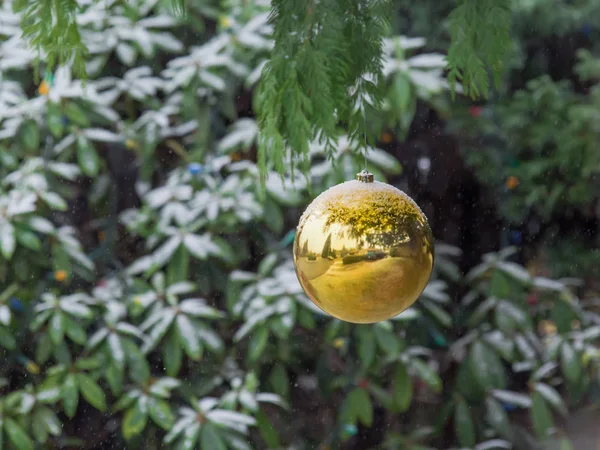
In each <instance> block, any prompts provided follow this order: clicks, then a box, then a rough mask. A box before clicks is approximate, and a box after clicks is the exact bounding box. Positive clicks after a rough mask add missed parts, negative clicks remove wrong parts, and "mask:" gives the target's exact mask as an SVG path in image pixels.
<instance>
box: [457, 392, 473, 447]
mask: <svg viewBox="0 0 600 450" xmlns="http://www.w3.org/2000/svg"><path fill="white" fill-rule="evenodd" d="M454 430H455V432H456V436H457V438H458V442H459V443H460V445H461V446H462V447H467V448H473V447H474V446H475V444H476V442H477V437H476V435H475V424H474V423H473V418H472V417H471V413H470V411H469V405H467V402H465V401H464V400H462V399H461V400H459V401H458V402H457V403H456V409H455V410H454Z"/></svg>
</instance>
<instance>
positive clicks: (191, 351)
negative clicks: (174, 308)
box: [176, 314, 202, 361]
mask: <svg viewBox="0 0 600 450" xmlns="http://www.w3.org/2000/svg"><path fill="white" fill-rule="evenodd" d="M176 328H177V333H178V335H179V342H181V344H182V345H183V349H184V350H185V353H186V354H187V355H188V356H189V358H190V359H192V360H194V361H198V360H199V359H200V357H201V356H202V346H201V345H200V339H199V338H198V333H197V332H196V330H195V328H194V324H193V322H192V321H191V320H190V319H189V318H188V317H187V316H185V315H183V314H179V315H178V316H177V327H176Z"/></svg>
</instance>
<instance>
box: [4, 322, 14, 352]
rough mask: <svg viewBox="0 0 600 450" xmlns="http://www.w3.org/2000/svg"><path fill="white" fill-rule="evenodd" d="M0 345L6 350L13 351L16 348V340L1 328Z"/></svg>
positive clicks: (6, 330) (5, 329)
mask: <svg viewBox="0 0 600 450" xmlns="http://www.w3.org/2000/svg"><path fill="white" fill-rule="evenodd" d="M0 345H1V346H2V347H4V348H5V349H7V350H14V349H15V348H17V340H16V339H15V337H14V336H13V335H12V334H11V333H10V331H9V330H8V329H7V328H5V327H3V326H0Z"/></svg>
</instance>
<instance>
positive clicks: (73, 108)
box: [65, 102, 90, 128]
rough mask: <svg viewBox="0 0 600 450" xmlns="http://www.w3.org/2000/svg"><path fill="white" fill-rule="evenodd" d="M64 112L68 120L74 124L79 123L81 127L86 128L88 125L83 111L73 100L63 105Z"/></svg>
mask: <svg viewBox="0 0 600 450" xmlns="http://www.w3.org/2000/svg"><path fill="white" fill-rule="evenodd" d="M65 114H66V116H67V117H68V119H69V121H71V122H73V123H74V124H75V125H79V126H80V127H82V128H87V127H88V126H89V125H90V122H89V120H88V118H87V116H86V114H85V112H84V111H83V110H82V109H81V108H80V107H79V106H78V105H77V104H76V103H75V102H68V103H67V104H66V105H65Z"/></svg>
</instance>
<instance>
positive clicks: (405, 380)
mask: <svg viewBox="0 0 600 450" xmlns="http://www.w3.org/2000/svg"><path fill="white" fill-rule="evenodd" d="M394 384H395V386H394V394H393V395H394V405H395V406H396V408H398V411H399V412H405V411H407V410H408V408H409V407H410V403H411V401H412V394H413V386H412V379H411V378H410V375H409V374H408V371H407V370H406V367H405V366H404V364H398V366H397V367H396V375H395V377H394Z"/></svg>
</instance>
